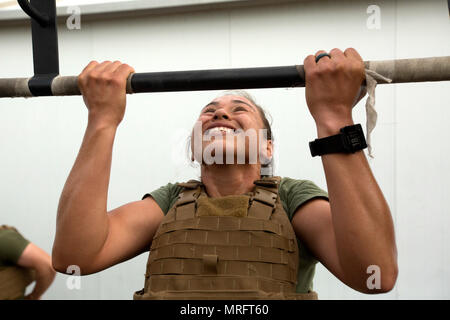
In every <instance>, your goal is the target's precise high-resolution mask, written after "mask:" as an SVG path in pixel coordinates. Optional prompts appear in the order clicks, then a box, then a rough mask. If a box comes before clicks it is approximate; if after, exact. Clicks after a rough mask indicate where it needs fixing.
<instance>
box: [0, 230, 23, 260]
mask: <svg viewBox="0 0 450 320" xmlns="http://www.w3.org/2000/svg"><path fill="white" fill-rule="evenodd" d="M29 243H30V241H28V240H27V239H25V238H24V237H23V236H22V235H21V234H20V233H19V232H17V231H15V230H13V229H0V262H1V263H2V264H16V263H17V261H18V260H19V258H20V256H21V255H22V252H23V250H25V248H26V246H27V245H28V244H29Z"/></svg>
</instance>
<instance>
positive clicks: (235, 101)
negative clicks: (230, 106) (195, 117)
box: [202, 100, 256, 112]
mask: <svg viewBox="0 0 450 320" xmlns="http://www.w3.org/2000/svg"><path fill="white" fill-rule="evenodd" d="M231 102H233V103H243V104H246V105H247V106H249V107H250V108H251V109H253V111H255V112H256V110H255V107H254V106H252V105H251V104H248V103H247V102H245V101H242V100H231ZM210 105H213V106H218V105H219V103H218V102H216V101H211V102H210V103H208V104H207V105H206V106H204V107H203V109H202V111H203V110H205V109H206V107H209V106H210Z"/></svg>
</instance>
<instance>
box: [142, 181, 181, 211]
mask: <svg viewBox="0 0 450 320" xmlns="http://www.w3.org/2000/svg"><path fill="white" fill-rule="evenodd" d="M181 189H182V187H180V186H178V185H177V184H176V183H175V184H174V183H168V184H166V185H165V186H162V187H160V188H158V189H156V190H153V191H152V192H150V193H146V194H145V195H144V196H143V197H142V200H144V199H145V198H147V197H152V198H153V199H154V200H155V201H156V203H157V204H158V205H159V207H160V208H161V210H162V211H163V212H164V214H167V212H168V211H169V210H170V208H172V206H173V205H174V204H175V202H176V201H177V198H178V195H179V193H180V192H181Z"/></svg>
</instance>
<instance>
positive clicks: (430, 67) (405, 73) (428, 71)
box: [0, 56, 450, 97]
mask: <svg viewBox="0 0 450 320" xmlns="http://www.w3.org/2000/svg"><path fill="white" fill-rule="evenodd" d="M364 64H365V67H366V69H368V70H372V71H375V72H377V73H378V74H380V75H382V76H385V77H386V78H390V79H392V82H391V83H405V82H425V81H447V80H450V56H447V57H434V58H419V59H398V60H384V61H366V62H365V63H364ZM29 82H30V79H29V78H7V79H1V78H0V97H32V96H34V95H33V94H32V93H31V91H30V89H29ZM304 86H305V73H304V69H303V66H302V65H296V66H284V67H261V68H241V69H213V70H193V71H174V72H150V73H134V74H131V75H130V77H129V78H128V84H127V93H140V92H170V91H197V90H226V89H255V88H286V87H304ZM80 94H81V93H80V90H79V88H78V85H77V77H76V76H57V77H55V78H54V79H53V81H52V83H51V94H42V95H53V96H68V95H80Z"/></svg>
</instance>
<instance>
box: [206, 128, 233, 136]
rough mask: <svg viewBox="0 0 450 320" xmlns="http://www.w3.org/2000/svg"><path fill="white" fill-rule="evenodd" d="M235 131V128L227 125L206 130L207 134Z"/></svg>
mask: <svg viewBox="0 0 450 320" xmlns="http://www.w3.org/2000/svg"><path fill="white" fill-rule="evenodd" d="M223 132H225V133H234V132H235V130H234V129H231V128H227V127H215V128H211V129H208V130H206V131H205V135H210V134H217V133H223Z"/></svg>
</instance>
